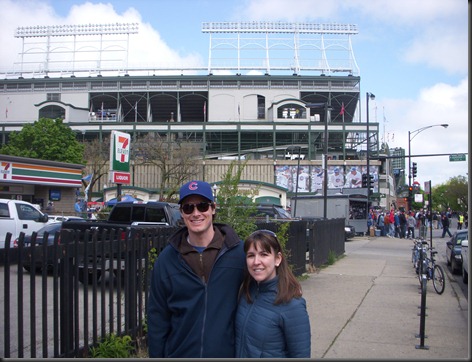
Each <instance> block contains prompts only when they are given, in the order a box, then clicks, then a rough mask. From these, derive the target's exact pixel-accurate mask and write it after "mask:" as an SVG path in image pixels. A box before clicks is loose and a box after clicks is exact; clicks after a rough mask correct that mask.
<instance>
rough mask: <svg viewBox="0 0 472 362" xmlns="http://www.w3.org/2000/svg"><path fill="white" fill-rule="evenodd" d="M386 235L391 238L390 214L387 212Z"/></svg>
mask: <svg viewBox="0 0 472 362" xmlns="http://www.w3.org/2000/svg"><path fill="white" fill-rule="evenodd" d="M384 235H385V236H388V237H390V212H389V211H387V213H386V214H385V217H384Z"/></svg>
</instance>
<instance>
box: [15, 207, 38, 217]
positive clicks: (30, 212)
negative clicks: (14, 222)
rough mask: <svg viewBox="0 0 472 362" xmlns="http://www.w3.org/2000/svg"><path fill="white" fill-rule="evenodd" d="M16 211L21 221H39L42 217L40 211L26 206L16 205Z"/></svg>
mask: <svg viewBox="0 0 472 362" xmlns="http://www.w3.org/2000/svg"><path fill="white" fill-rule="evenodd" d="M16 210H17V211H18V218H19V219H20V220H38V219H39V218H40V216H41V214H40V213H39V211H38V209H36V208H35V207H33V206H30V205H26V204H16Z"/></svg>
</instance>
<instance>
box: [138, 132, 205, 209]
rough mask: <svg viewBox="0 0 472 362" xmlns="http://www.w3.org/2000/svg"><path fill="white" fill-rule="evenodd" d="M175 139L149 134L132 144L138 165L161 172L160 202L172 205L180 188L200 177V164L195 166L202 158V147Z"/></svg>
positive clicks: (169, 136)
mask: <svg viewBox="0 0 472 362" xmlns="http://www.w3.org/2000/svg"><path fill="white" fill-rule="evenodd" d="M172 136H173V135H167V136H165V137H162V136H161V135H159V133H148V134H147V135H145V136H143V137H140V138H137V139H136V140H135V141H133V142H132V154H133V156H134V159H135V162H136V163H137V164H146V163H148V164H152V165H155V166H157V167H158V169H159V170H160V179H159V180H156V182H157V184H158V189H159V199H160V200H164V199H167V200H169V201H171V200H172V199H173V197H174V195H177V194H178V192H179V189H180V186H181V185H182V184H183V183H184V182H185V181H186V180H188V179H191V178H194V177H195V176H196V175H197V173H198V163H197V162H195V161H196V159H197V157H198V156H199V155H200V152H199V146H198V144H196V143H194V142H187V141H181V140H180V139H175V138H174V137H172Z"/></svg>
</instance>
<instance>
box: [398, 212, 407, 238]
mask: <svg viewBox="0 0 472 362" xmlns="http://www.w3.org/2000/svg"><path fill="white" fill-rule="evenodd" d="M398 220H399V221H400V239H404V238H405V236H406V216H405V212H404V211H400V213H399V215H398Z"/></svg>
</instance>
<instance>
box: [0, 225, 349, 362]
mask: <svg viewBox="0 0 472 362" xmlns="http://www.w3.org/2000/svg"><path fill="white" fill-rule="evenodd" d="M279 226H280V225H279V224H278V223H267V224H258V227H259V228H261V229H262V228H268V229H271V230H274V231H276V232H277V231H278V228H279ZM174 231H175V228H171V227H159V228H146V229H132V230H131V229H121V228H110V229H103V230H97V229H96V230H92V229H89V230H78V229H77V230H72V229H66V230H62V232H61V233H58V234H56V235H55V238H54V243H53V245H47V243H45V244H43V245H41V246H36V245H35V244H36V242H35V238H34V237H33V238H32V239H31V246H27V247H26V246H25V245H24V242H23V235H21V236H20V238H19V242H18V247H16V248H10V243H9V242H8V241H9V240H8V236H7V242H6V243H5V245H6V248H5V249H0V274H1V275H0V277H1V280H3V295H0V300H1V301H2V303H0V318H3V322H4V323H3V325H2V326H0V329H1V330H0V339H1V340H2V342H3V343H0V357H2V358H29V357H31V358H36V357H42V358H50V357H89V356H90V347H92V346H96V345H97V344H98V343H100V341H101V340H102V339H103V338H105V337H106V336H108V335H111V334H116V335H118V336H121V335H129V336H131V338H132V340H133V341H134V342H135V343H136V344H139V343H144V344H145V339H146V338H145V337H146V325H145V324H146V303H147V296H148V290H149V280H150V270H151V268H152V263H153V260H154V258H155V257H156V256H157V255H158V254H159V252H160V251H161V250H162V249H163V248H164V246H165V245H166V244H167V240H168V238H169V236H170V234H171V233H173V232H174ZM288 236H289V237H288V241H287V245H286V248H287V250H289V259H290V260H289V263H290V264H291V265H292V267H293V270H294V272H295V274H296V275H301V274H303V273H304V272H306V266H307V263H308V264H313V265H314V266H320V265H322V264H324V263H325V262H326V261H327V260H328V255H329V252H335V253H336V255H340V254H342V253H344V220H343V219H340V220H319V221H313V222H310V221H297V222H291V223H290V227H289V231H288ZM84 240H87V242H84ZM307 253H308V254H307ZM307 255H308V257H307ZM1 290H2V289H0V291H1Z"/></svg>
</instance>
